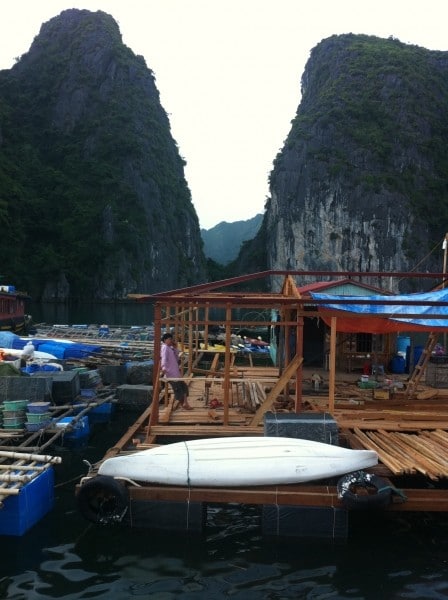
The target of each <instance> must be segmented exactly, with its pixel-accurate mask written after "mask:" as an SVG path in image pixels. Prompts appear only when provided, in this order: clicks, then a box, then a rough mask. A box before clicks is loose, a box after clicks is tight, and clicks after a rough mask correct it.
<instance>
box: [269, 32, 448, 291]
mask: <svg viewBox="0 0 448 600" xmlns="http://www.w3.org/2000/svg"><path fill="white" fill-rule="evenodd" d="M447 107H448V53H447V52H437V51H430V50H426V49H424V48H420V47H417V46H410V45H406V44H403V43H401V42H400V41H398V40H396V39H392V38H390V39H381V38H377V37H370V36H365V35H352V34H349V35H342V36H332V37H330V38H328V39H326V40H323V41H322V42H321V43H320V44H318V45H317V46H316V47H315V48H314V49H313V50H312V52H311V55H310V58H309V61H308V63H307V65H306V68H305V71H304V73H303V77H302V100H301V103H300V105H299V107H298V110H297V114H296V116H295V118H294V120H293V122H292V127H291V130H290V132H289V135H288V137H287V139H286V141H285V144H284V147H283V148H282V150H281V151H280V153H279V154H278V156H277V157H276V159H275V161H274V169H273V171H272V173H271V176H270V196H271V198H270V200H269V201H268V204H267V210H266V215H265V222H264V227H263V228H262V230H261V234H265V235H266V237H265V238H264V239H262V240H259V241H258V243H259V245H261V246H262V245H265V246H266V248H267V253H268V254H267V266H268V267H269V268H274V269H304V270H334V271H341V270H347V271H382V272H383V271H386V272H387V271H399V272H407V271H412V270H418V271H429V272H438V273H440V272H441V271H442V253H441V252H440V243H441V241H442V240H443V238H444V236H445V232H446V231H448V153H447V151H446V149H447V146H448V111H447ZM437 244H439V245H438V247H437V252H434V249H435V248H436V246H437ZM370 282H371V283H377V284H379V285H382V286H383V287H388V286H392V282H390V281H389V280H388V279H387V278H385V277H382V278H381V279H380V280H378V281H376V282H374V281H372V280H370ZM428 283H429V282H428ZM404 285H405V283H404V282H403V284H402V288H403V286H404Z"/></svg>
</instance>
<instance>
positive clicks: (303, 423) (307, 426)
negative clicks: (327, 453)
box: [264, 412, 339, 446]
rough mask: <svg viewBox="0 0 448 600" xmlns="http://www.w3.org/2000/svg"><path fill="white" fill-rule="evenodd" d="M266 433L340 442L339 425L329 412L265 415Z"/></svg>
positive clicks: (316, 440)
mask: <svg viewBox="0 0 448 600" xmlns="http://www.w3.org/2000/svg"><path fill="white" fill-rule="evenodd" d="M264 435H265V436H274V437H291V438H300V439H304V440H313V441H315V442H323V443H325V444H334V445H336V446H337V445H338V444H339V435H338V426H337V423H336V421H335V420H334V419H333V417H332V416H331V415H330V414H329V413H314V412H313V413H312V412H309V413H298V414H294V413H272V412H268V413H266V414H265V417H264Z"/></svg>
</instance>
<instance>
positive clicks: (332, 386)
mask: <svg viewBox="0 0 448 600" xmlns="http://www.w3.org/2000/svg"><path fill="white" fill-rule="evenodd" d="M336 324H337V317H331V329H330V360H329V369H330V378H329V382H328V410H329V412H330V413H331V414H333V413H334V402H335V395H336V334H337V329H336Z"/></svg>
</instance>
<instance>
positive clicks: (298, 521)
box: [261, 504, 348, 540]
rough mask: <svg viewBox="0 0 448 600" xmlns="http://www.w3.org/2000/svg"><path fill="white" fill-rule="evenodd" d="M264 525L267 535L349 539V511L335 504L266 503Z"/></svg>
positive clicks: (264, 506)
mask: <svg viewBox="0 0 448 600" xmlns="http://www.w3.org/2000/svg"><path fill="white" fill-rule="evenodd" d="M261 526H262V532H263V534H264V535H267V536H275V537H297V538H315V539H317V538H320V539H333V540H345V539H347V536H348V511H347V510H346V509H343V508H333V507H314V506H290V505H280V506H279V505H276V504H272V505H271V504H265V505H263V510H262V520H261Z"/></svg>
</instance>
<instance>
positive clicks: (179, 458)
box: [98, 436, 378, 487]
mask: <svg viewBox="0 0 448 600" xmlns="http://www.w3.org/2000/svg"><path fill="white" fill-rule="evenodd" d="M377 463H378V455H377V453H376V452H375V451H373V450H351V449H348V448H341V447H339V446H333V445H331V444H323V443H321V442H314V441H309V440H303V439H295V438H285V437H261V436H260V437H229V438H213V439H199V440H192V441H187V442H176V443H174V444H167V445H164V446H158V447H156V448H151V449H149V450H143V451H140V452H135V453H132V454H127V455H124V456H115V457H112V458H108V459H106V460H105V461H104V462H103V463H102V464H101V466H100V468H99V471H98V472H99V474H100V475H109V476H111V477H125V478H129V479H132V480H135V481H144V482H152V483H160V484H166V485H190V486H226V487H228V486H252V485H282V484H288V483H301V482H304V481H314V480H317V479H324V478H328V477H334V476H338V475H343V474H345V473H351V472H352V471H357V470H360V469H365V468H368V467H372V466H374V465H376V464H377Z"/></svg>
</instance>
